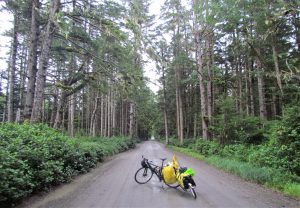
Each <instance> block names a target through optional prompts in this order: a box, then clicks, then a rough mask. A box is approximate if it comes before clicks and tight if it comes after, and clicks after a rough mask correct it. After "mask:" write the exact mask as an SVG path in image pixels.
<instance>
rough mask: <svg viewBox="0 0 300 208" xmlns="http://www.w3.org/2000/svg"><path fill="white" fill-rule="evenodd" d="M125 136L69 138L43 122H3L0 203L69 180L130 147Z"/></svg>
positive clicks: (0, 160) (128, 140)
mask: <svg viewBox="0 0 300 208" xmlns="http://www.w3.org/2000/svg"><path fill="white" fill-rule="evenodd" d="M134 145H135V143H134V141H133V140H131V139H128V138H125V137H124V138H109V139H107V138H92V137H88V138H85V137H80V138H75V139H70V138H68V137H67V136H65V135H64V134H62V133H60V132H59V131H57V130H54V129H51V128H49V127H47V126H46V125H29V124H24V125H18V124H2V126H1V128H0V205H1V204H3V203H10V202H12V201H16V200H19V199H22V198H24V197H26V196H28V195H30V194H32V193H34V192H36V191H40V190H47V189H48V188H50V187H51V186H53V185H56V184H59V183H62V182H67V181H70V180H71V178H72V176H74V175H76V174H79V173H85V172H87V171H89V169H90V168H93V167H95V166H96V164H97V162H99V161H102V160H103V158H104V157H105V156H109V155H113V154H115V153H118V152H122V151H125V150H127V149H129V148H133V147H134Z"/></svg>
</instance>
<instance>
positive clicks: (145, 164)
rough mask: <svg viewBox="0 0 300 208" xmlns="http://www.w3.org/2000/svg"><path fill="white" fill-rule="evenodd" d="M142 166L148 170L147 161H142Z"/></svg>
mask: <svg viewBox="0 0 300 208" xmlns="http://www.w3.org/2000/svg"><path fill="white" fill-rule="evenodd" d="M141 165H142V167H143V168H148V164H147V162H146V160H145V159H143V160H142V162H141Z"/></svg>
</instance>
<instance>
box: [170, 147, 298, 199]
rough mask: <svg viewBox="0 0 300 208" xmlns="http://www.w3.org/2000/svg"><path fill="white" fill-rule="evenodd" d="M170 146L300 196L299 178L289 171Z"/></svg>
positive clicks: (236, 173)
mask: <svg viewBox="0 0 300 208" xmlns="http://www.w3.org/2000/svg"><path fill="white" fill-rule="evenodd" d="M170 147H171V148H172V149H174V150H175V151H178V152H182V153H184V154H186V155H189V156H192V157H194V158H197V159H199V160H204V161H206V162H207V163H209V164H212V165H214V166H216V167H218V168H220V169H223V170H226V171H228V172H230V173H233V174H235V175H238V176H240V177H241V178H243V179H245V180H250V181H255V182H257V183H260V184H263V185H266V186H268V187H272V188H276V189H278V190H280V191H283V192H284V193H286V194H288V195H290V196H294V197H298V198H300V184H299V183H300V178H299V177H297V176H295V175H293V174H291V173H289V172H285V171H282V170H280V169H276V168H271V167H259V166H257V165H254V164H251V163H248V162H243V161H239V160H237V159H232V158H228V157H223V156H222V157H220V156H208V157H204V156H203V155H202V154H199V153H197V152H196V151H195V150H191V149H188V148H182V147H176V146H170ZM236 148H238V147H236ZM226 151H228V150H226ZM229 152H230V151H229Z"/></svg>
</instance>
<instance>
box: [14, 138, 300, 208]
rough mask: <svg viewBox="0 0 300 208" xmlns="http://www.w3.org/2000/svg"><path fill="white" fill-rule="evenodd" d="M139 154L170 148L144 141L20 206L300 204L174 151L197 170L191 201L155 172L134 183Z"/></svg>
mask: <svg viewBox="0 0 300 208" xmlns="http://www.w3.org/2000/svg"><path fill="white" fill-rule="evenodd" d="M142 155H144V156H145V157H147V158H149V159H152V160H153V162H155V163H159V158H163V157H166V158H168V160H171V158H172V155H173V152H172V151H171V150H168V149H166V148H165V147H164V145H162V144H160V143H158V142H155V141H147V142H144V143H142V144H139V145H137V148H135V149H134V150H131V151H128V152H124V153H121V154H118V155H116V156H114V157H112V158H111V159H110V160H109V161H107V162H105V163H103V164H101V165H100V166H99V167H97V168H96V169H94V170H92V171H91V172H90V173H88V174H86V175H83V176H79V177H77V178H76V179H75V180H74V181H73V182H71V183H70V184H66V185H63V186H61V187H58V188H56V189H55V190H53V191H52V192H50V193H48V194H46V195H44V196H39V197H33V198H31V199H29V200H27V201H25V202H24V203H23V204H21V205H20V206H19V207H20V208H27V207H28V208H29V207H30V208H33V207H40V208H51V207H53V208H92V207H99V208H100V207H101V208H110V207H122V208H123V207H124V208H125V207H139V208H142V207H151V208H155V207H158V208H168V207H170V208H175V207H180V208H184V207H188V208H190V207H201V208H205V207H228V208H229V207H230V208H234V207H239V208H240V207H245V208H246V207H300V202H299V201H297V200H295V199H291V198H288V197H285V196H283V195H282V194H279V193H276V192H274V191H272V190H268V189H266V188H264V187H261V186H259V185H257V184H253V183H250V182H246V181H243V180H241V179H239V178H238V177H236V176H233V175H230V174H227V173H225V172H223V171H220V170H218V169H216V168H214V167H211V166H209V165H207V164H206V163H204V162H202V161H199V160H196V159H193V158H190V157H187V156H184V155H182V154H179V153H177V159H178V162H179V164H182V165H184V166H187V167H192V168H193V169H194V170H195V172H196V176H195V177H194V179H195V182H196V184H197V187H196V193H197V199H196V200H195V199H194V198H193V197H192V195H191V193H188V192H184V191H182V190H180V189H178V190H177V189H171V188H167V187H166V186H164V187H162V183H160V182H159V181H158V179H157V178H156V177H155V176H153V178H152V179H151V180H150V181H149V182H148V183H147V184H144V185H140V184H137V183H136V182H135V181H134V174H135V172H136V170H137V169H138V168H139V167H140V160H141V156H142Z"/></svg>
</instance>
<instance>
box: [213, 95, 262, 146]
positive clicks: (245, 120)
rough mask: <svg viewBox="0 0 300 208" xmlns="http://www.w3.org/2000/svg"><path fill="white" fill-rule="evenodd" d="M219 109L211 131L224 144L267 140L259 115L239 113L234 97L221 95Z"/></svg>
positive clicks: (252, 142) (258, 142)
mask: <svg viewBox="0 0 300 208" xmlns="http://www.w3.org/2000/svg"><path fill="white" fill-rule="evenodd" d="M217 109H218V111H219V114H218V115H217V116H216V117H215V122H214V125H213V126H212V127H211V131H213V132H214V133H215V134H216V137H217V139H218V140H219V141H220V142H221V143H222V144H227V143H243V144H245V143H246V144H260V143H262V142H263V141H264V140H265V137H264V134H263V132H264V125H263V123H262V121H261V120H260V119H259V118H258V117H252V116H245V115H242V114H237V113H236V110H235V104H234V100H233V98H231V97H221V98H220V99H219V100H218V102H217Z"/></svg>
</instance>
